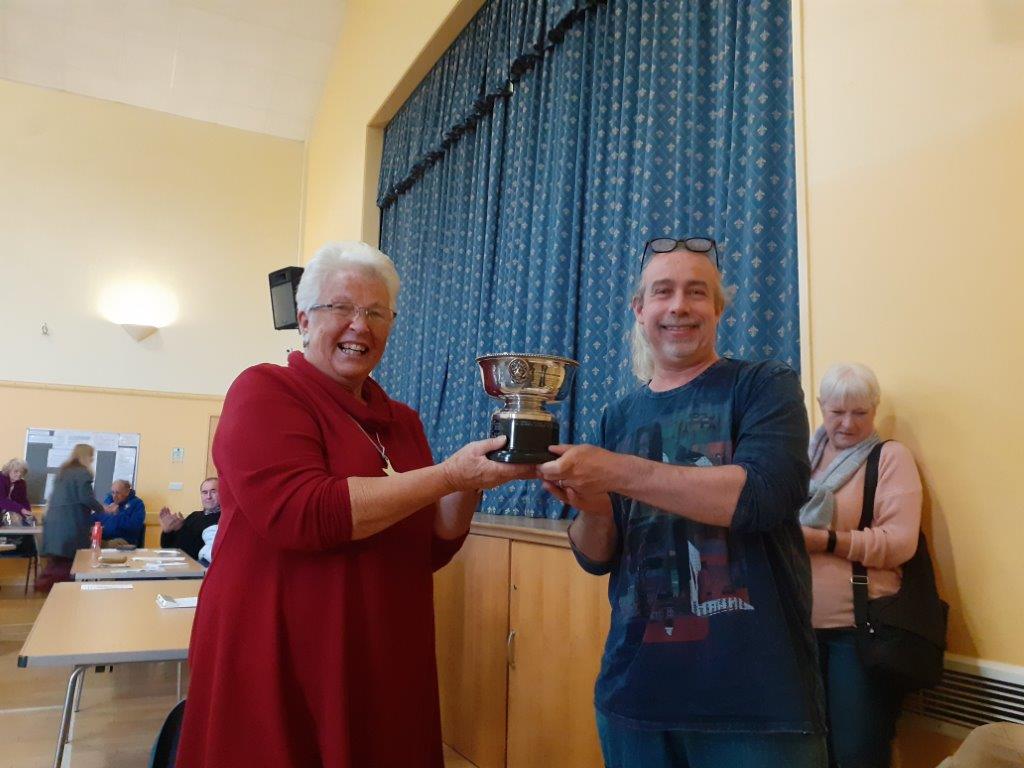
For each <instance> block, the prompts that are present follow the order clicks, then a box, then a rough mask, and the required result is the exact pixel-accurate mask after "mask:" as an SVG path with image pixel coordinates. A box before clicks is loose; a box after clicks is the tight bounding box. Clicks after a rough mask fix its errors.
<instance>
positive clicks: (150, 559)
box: [132, 555, 188, 563]
mask: <svg viewBox="0 0 1024 768" xmlns="http://www.w3.org/2000/svg"><path fill="white" fill-rule="evenodd" d="M132 560H141V561H142V562H144V563H184V562H188V561H187V560H185V557H184V555H173V556H171V557H151V556H150V555H134V556H133V557H132Z"/></svg>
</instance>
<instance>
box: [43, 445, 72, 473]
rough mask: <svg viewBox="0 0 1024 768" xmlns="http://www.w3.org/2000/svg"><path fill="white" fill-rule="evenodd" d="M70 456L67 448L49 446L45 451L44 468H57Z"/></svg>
mask: <svg viewBox="0 0 1024 768" xmlns="http://www.w3.org/2000/svg"><path fill="white" fill-rule="evenodd" d="M70 456H71V451H70V449H68V448H51V449H50V450H49V451H47V453H46V468H47V469H57V468H58V467H59V466H60V465H61V464H63V463H64V462H65V461H67V460H68V458H69V457H70Z"/></svg>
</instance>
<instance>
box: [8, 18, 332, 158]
mask: <svg viewBox="0 0 1024 768" xmlns="http://www.w3.org/2000/svg"><path fill="white" fill-rule="evenodd" d="M343 10H344V0H0V77H4V78H7V79H8V80H16V81H19V82H22V83H31V84H33V85H41V86H45V87H48V88H57V89H60V90H64V91H71V92H72V93H80V94H84V95H86V96H94V97H97V98H101V99H110V100H112V101H120V102H123V103H125V104H134V105H136V106H140V107H147V108H149V109H157V110H160V111H162V112H170V113H173V114H176V115H183V116H185V117H191V118H195V119H197V120H205V121H207V122H212V123H220V124H222V125H230V126H233V127H236V128H244V129H245V130H249V131H258V132H260V133H268V134H272V135H274V136H283V137H285V138H289V139H299V140H304V139H305V138H306V137H307V135H308V133H309V127H310V124H311V123H312V120H313V116H314V114H315V112H316V108H317V105H318V104H319V101H320V96H321V93H322V92H323V84H324V81H325V79H326V77H327V72H328V68H329V66H330V61H331V57H332V54H333V51H334V45H335V42H336V41H337V39H338V34H339V31H340V29H341V19H342V13H343Z"/></svg>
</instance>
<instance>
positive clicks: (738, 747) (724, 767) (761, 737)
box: [597, 712, 828, 768]
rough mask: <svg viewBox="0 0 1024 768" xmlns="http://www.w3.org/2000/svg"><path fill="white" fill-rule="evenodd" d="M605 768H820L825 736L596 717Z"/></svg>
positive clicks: (824, 756) (823, 761)
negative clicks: (681, 727) (647, 725)
mask: <svg viewBox="0 0 1024 768" xmlns="http://www.w3.org/2000/svg"><path fill="white" fill-rule="evenodd" d="M597 732H598V735H599V736H600V737H601V752H602V753H603V754H604V762H605V766H607V768H825V766H826V765H827V764H828V758H827V748H826V746H825V737H824V736H823V735H821V734H805V733H702V732H697V731H640V730H635V729H633V728H627V727H625V726H623V725H619V724H617V723H613V722H611V721H609V720H608V718H606V717H605V716H604V715H602V714H601V713H600V712H598V713H597Z"/></svg>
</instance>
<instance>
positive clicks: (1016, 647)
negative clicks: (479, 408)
mask: <svg viewBox="0 0 1024 768" xmlns="http://www.w3.org/2000/svg"><path fill="white" fill-rule="evenodd" d="M802 7H803V17H804V27H803V47H804V50H803V53H804V57H803V64H804V66H803V78H804V85H805V91H804V95H805V101H804V106H805V114H806V126H805V127H806V159H807V166H806V169H807V206H806V212H807V234H808V246H809V247H808V259H809V277H810V281H809V284H810V316H811V327H810V336H811V344H812V349H811V359H812V366H813V374H814V377H815V381H817V380H818V379H819V378H820V376H821V374H822V373H823V372H824V370H825V368H826V367H827V365H828V364H830V363H832V362H834V361H836V360H840V359H855V360H861V361H863V362H866V363H869V364H870V365H871V366H873V367H874V369H875V370H876V372H877V373H878V376H879V379H880V381H881V383H882V390H883V405H882V409H881V426H882V428H883V431H884V432H885V433H886V434H888V435H891V436H893V437H896V438H898V439H900V440H902V441H904V442H905V443H907V444H908V445H909V446H910V447H911V448H912V449H913V451H914V453H915V455H916V456H917V458H918V462H919V466H920V468H921V471H922V474H923V477H924V481H925V484H926V487H927V499H928V506H929V508H928V510H927V511H926V530H927V531H928V532H929V533H930V536H931V543H932V546H933V550H934V551H935V553H936V555H937V557H938V570H939V572H940V579H941V589H942V592H943V594H944V595H945V596H946V598H947V599H949V600H950V601H951V603H952V604H953V608H952V613H951V623H952V626H951V634H950V646H951V648H950V649H951V650H952V651H953V652H955V653H960V654H964V655H967V656H975V657H980V658H985V659H993V660H998V661H1003V662H1008V663H1011V664H1024V626H1022V623H1021V619H1022V618H1024V614H1022V612H1021V610H1020V608H1019V607H1015V606H1019V602H1020V601H1019V600H1015V596H1016V595H1018V594H1019V593H1021V592H1022V591H1024V568H1021V565H1020V563H1021V552H1022V551H1024V525H1022V524H1021V519H1020V517H1021V514H1020V510H1021V505H1020V493H1019V491H1018V488H1017V483H1016V481H1015V478H1016V477H1017V476H1018V474H1019V472H1020V456H1021V450H1020V449H1019V448H1018V447H1017V442H1018V441H1017V436H1018V435H1020V434H1022V432H1024V401H1022V400H1021V398H1020V394H1019V393H1020V389H1021V385H1022V384H1024V345H1022V344H1021V339H1022V338H1024V311H1022V304H1021V298H1020V289H1021V286H1022V285H1024V254H1022V251H1021V247H1020V245H1019V243H1020V241H1021V235H1020V223H1021V205H1022V201H1024V140H1022V137H1024V85H1022V81H1021V73H1022V72H1024V6H1022V5H1021V4H1019V3H1005V2H986V3H969V2H963V0H920V1H919V2H909V1H904V2H891V0H872V1H870V2H865V0H846V1H845V2H828V3H822V2H804V3H803V4H802Z"/></svg>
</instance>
